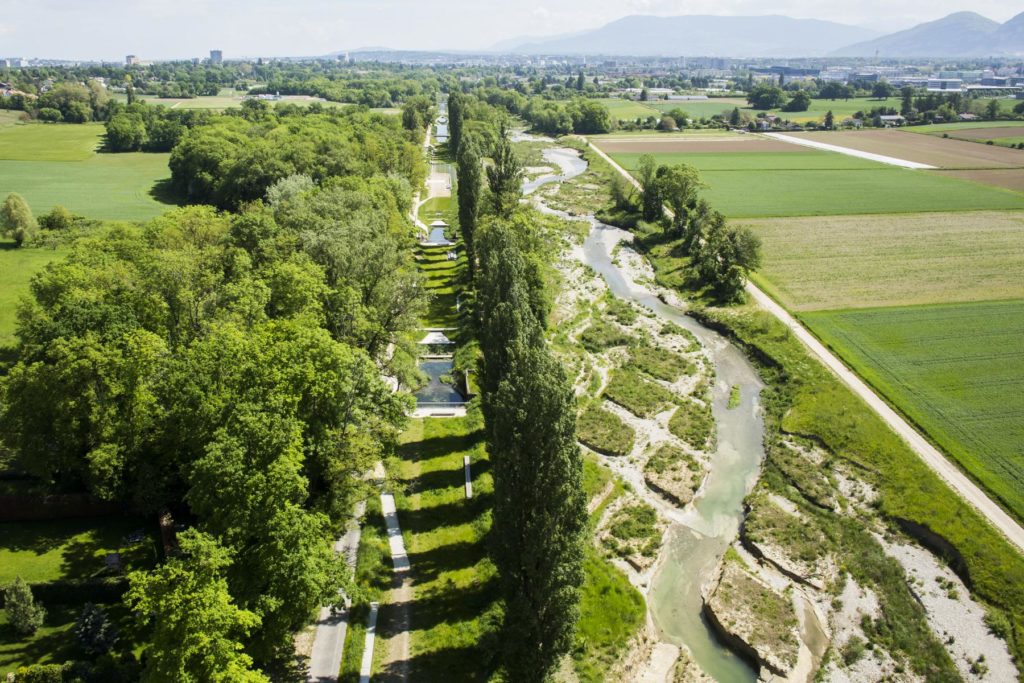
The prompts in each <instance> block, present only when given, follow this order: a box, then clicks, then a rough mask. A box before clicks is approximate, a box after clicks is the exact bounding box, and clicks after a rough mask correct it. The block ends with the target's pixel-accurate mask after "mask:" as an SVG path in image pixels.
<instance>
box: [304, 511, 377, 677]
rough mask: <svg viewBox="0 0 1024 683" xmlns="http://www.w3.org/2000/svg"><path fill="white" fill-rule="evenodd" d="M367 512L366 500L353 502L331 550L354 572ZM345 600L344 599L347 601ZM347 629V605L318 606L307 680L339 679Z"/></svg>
mask: <svg viewBox="0 0 1024 683" xmlns="http://www.w3.org/2000/svg"><path fill="white" fill-rule="evenodd" d="M365 511H366V501H360V502H359V503H357V504H356V509H355V512H354V514H353V516H352V519H350V520H349V521H348V525H347V527H346V529H345V535H344V536H342V537H341V538H339V539H338V540H337V541H336V542H335V544H334V552H336V553H339V554H340V555H342V556H343V557H344V558H345V562H346V564H348V566H349V569H351V570H352V571H355V568H356V556H357V554H358V552H359V538H360V536H361V535H362V529H361V528H360V526H359V519H360V518H361V517H362V516H363V513H364V512H365ZM347 602H348V600H347V599H346V603H347ZM347 631H348V607H347V604H346V608H345V609H344V610H342V611H341V612H336V611H335V610H334V609H333V608H332V607H321V608H320V616H319V618H318V619H317V621H316V636H315V638H314V640H313V651H312V653H311V654H310V656H309V674H308V676H307V677H306V680H307V681H309V683H334V681H337V680H338V672H339V671H340V669H341V658H342V655H343V654H344V648H345V634H346V633H347Z"/></svg>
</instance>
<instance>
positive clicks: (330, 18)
mask: <svg viewBox="0 0 1024 683" xmlns="http://www.w3.org/2000/svg"><path fill="white" fill-rule="evenodd" d="M686 4H687V8H688V9H690V10H691V11H689V12H685V13H681V12H679V11H674V10H678V9H680V8H681V6H682V5H683V3H681V2H678V1H677V0H630V1H629V2H626V3H616V2H611V1H610V0H597V2H590V3H587V5H586V6H585V7H586V10H585V11H584V9H583V8H584V5H583V3H582V2H581V0H568V2H563V3H560V4H559V5H558V7H557V8H551V7H548V6H547V5H546V4H545V3H543V2H535V3H534V6H533V7H532V8H530V7H525V8H520V7H518V6H517V7H507V6H504V5H499V4H497V3H491V2H486V3H472V2H470V1H469V0H454V1H453V2H448V3H441V2H438V1H437V0H425V1H423V2H418V3H415V4H412V3H411V2H410V1H409V0H383V1H382V2H373V1H372V0H353V1H351V2H342V3H337V2H331V1H330V0H302V2H301V6H300V7H299V8H295V7H282V6H279V5H276V4H275V5H272V4H270V3H269V2H267V0H254V1H253V2H249V3H241V0H224V1H223V2H220V3H215V2H212V0H179V1H174V0H144V1H143V2H141V3H132V4H131V5H130V6H128V3H125V2H123V0H90V1H89V2H77V3H71V2H70V1H69V0H47V1H46V2H44V3H41V5H36V6H19V7H17V9H13V8H12V9H10V10H9V11H8V13H7V14H6V15H5V16H4V18H3V19H2V20H0V39H2V40H3V48H2V49H3V50H4V51H5V52H6V54H2V55H0V57H5V58H12V57H20V58H23V59H52V60H68V61H99V62H123V61H124V58H125V55H130V54H134V55H137V56H138V57H139V59H141V60H144V61H159V62H165V61H179V60H188V59H193V58H195V57H207V56H208V55H209V51H210V50H221V51H222V52H223V53H224V58H225V59H227V60H231V59H256V58H260V57H264V58H304V57H320V56H325V55H328V54H331V53H336V52H346V51H347V52H355V51H359V50H366V49H387V50H394V51H427V52H450V53H474V52H476V53H483V52H493V51H495V50H493V47H494V46H495V45H498V44H502V43H509V42H516V41H518V42H522V43H526V42H531V41H536V40H546V39H549V38H552V37H555V36H560V35H565V34H572V33H582V32H586V31H591V30H594V29H598V28H600V27H602V26H605V25H606V24H609V23H611V22H613V21H617V20H619V19H622V18H625V17H628V16H636V15H645V16H659V17H677V16H722V17H736V16H745V17H757V16H772V15H776V16H787V17H791V18H794V19H817V20H822V21H831V22H835V23H839V24H846V25H850V26H857V27H860V28H865V29H869V30H872V31H875V32H877V33H879V34H886V33H894V32H896V31H900V30H905V29H907V28H911V27H912V26H915V25H917V24H920V23H925V22H929V21H935V20H937V19H941V18H943V17H945V16H948V15H949V14H953V13H956V12H973V13H976V14H980V15H982V16H984V17H987V18H989V19H992V20H993V21H997V22H1000V23H1003V22H1005V21H1007V20H1008V19H1010V18H1012V17H1013V16H1015V15H1016V14H1017V13H1019V7H1015V6H1013V3H1011V2H1009V1H1008V0H984V1H983V2H981V3H979V4H978V5H977V6H975V7H973V8H972V9H970V10H965V9H962V8H961V7H957V6H954V4H953V3H952V2H941V3H939V4H937V5H932V4H925V3H924V2H920V3H917V4H910V5H908V6H905V7H903V8H902V10H901V12H902V13H901V14H895V13H892V12H889V11H886V12H876V11H873V10H872V7H873V6H872V5H871V4H868V5H858V6H856V7H846V6H838V7H836V6H833V5H829V4H827V3H824V2H820V1H819V2H815V3H813V4H812V6H811V7H810V8H808V7H807V5H806V4H802V5H801V6H800V8H799V9H798V8H797V6H796V5H795V3H794V4H793V5H792V6H790V5H788V4H786V3H783V4H779V5H776V6H774V7H773V8H772V9H771V10H768V11H766V10H764V8H763V7H761V6H756V5H754V3H752V2H750V0H731V2H730V3H728V4H724V5H723V4H722V3H717V4H715V5H714V6H712V5H710V3H708V4H707V5H705V4H704V3H703V2H701V3H697V4H696V5H695V4H694V3H686ZM879 6H881V5H879ZM787 7H789V8H790V11H787ZM240 8H247V9H240ZM442 8H444V9H443V10H442ZM723 8H725V9H726V11H721V10H722V9H723ZM708 9H717V10H719V11H717V12H716V11H707V10H708ZM751 9H753V10H755V11H749V10H751ZM886 9H887V10H888V8H886ZM758 10H759V11H758ZM809 10H810V11H809ZM111 13H114V15H116V16H119V17H121V21H119V22H116V23H112V22H109V21H99V22H95V20H96V19H103V18H104V17H109V16H111ZM809 15H813V16H809ZM454 16H458V18H459V19H458V21H453V20H452V19H451V17H454ZM69 17H70V18H69ZM197 22H198V23H199V24H200V25H199V26H197V25H196V24H197ZM573 22H574V23H573ZM33 26H47V27H48V29H47V30H48V36H50V38H48V39H47V40H46V41H44V42H40V41H39V40H38V38H37V34H36V33H35V32H34V31H33V30H32V27H33ZM127 26H130V27H132V32H131V34H130V36H129V35H126V34H127V32H126V31H125V27H127ZM179 36H185V37H184V38H179ZM97 44H102V45H104V46H105V47H104V49H103V50H102V51H97V50H96V49H95V45H97ZM51 45H52V46H57V45H59V47H53V48H52V49H51V47H50V46H51ZM114 45H116V48H115V47H106V46H114ZM370 46H372V47H370ZM498 52H500V51H498Z"/></svg>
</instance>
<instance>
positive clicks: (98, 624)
mask: <svg viewBox="0 0 1024 683" xmlns="http://www.w3.org/2000/svg"><path fill="white" fill-rule="evenodd" d="M75 638H76V639H77V640H78V644H79V645H81V646H82V649H83V650H85V651H86V652H87V653H89V654H91V655H101V654H105V653H107V652H110V648H112V647H113V646H114V641H116V640H117V629H116V628H115V627H114V624H113V623H112V622H111V621H110V617H109V616H107V612H106V610H104V609H103V608H102V607H97V606H96V605H94V604H93V603H91V602H87V603H85V607H83V608H82V613H81V614H80V615H78V620H77V621H76V622H75Z"/></svg>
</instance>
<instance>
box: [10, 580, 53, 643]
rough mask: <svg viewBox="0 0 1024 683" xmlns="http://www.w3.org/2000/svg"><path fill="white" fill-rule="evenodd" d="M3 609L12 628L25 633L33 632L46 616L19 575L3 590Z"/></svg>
mask: <svg viewBox="0 0 1024 683" xmlns="http://www.w3.org/2000/svg"><path fill="white" fill-rule="evenodd" d="M4 609H6V610H7V617H8V619H10V621H11V626H13V627H14V630H15V631H17V632H18V633H22V634H25V635H31V634H33V633H35V632H36V631H37V630H38V629H39V627H40V626H42V625H43V619H44V618H45V617H46V610H45V609H44V608H43V606H42V605H39V604H36V601H35V598H33V597H32V589H31V588H30V587H29V585H28V584H27V583H25V581H24V579H22V578H21V577H20V576H18V577H15V579H14V581H12V582H11V585H9V586H8V587H7V588H6V590H4Z"/></svg>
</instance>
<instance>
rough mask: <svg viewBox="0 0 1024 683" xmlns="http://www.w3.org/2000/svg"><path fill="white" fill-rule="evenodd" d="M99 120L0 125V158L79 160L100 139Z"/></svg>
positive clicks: (83, 157) (102, 131)
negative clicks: (79, 122)
mask: <svg viewBox="0 0 1024 683" xmlns="http://www.w3.org/2000/svg"><path fill="white" fill-rule="evenodd" d="M103 133H104V128H103V125H102V124H99V123H83V124H75V123H27V124H24V125H19V126H5V127H3V128H0V160H4V161H83V160H85V159H88V158H90V157H92V156H93V155H94V154H95V153H96V150H97V149H99V147H100V145H101V144H102V143H103Z"/></svg>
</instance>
